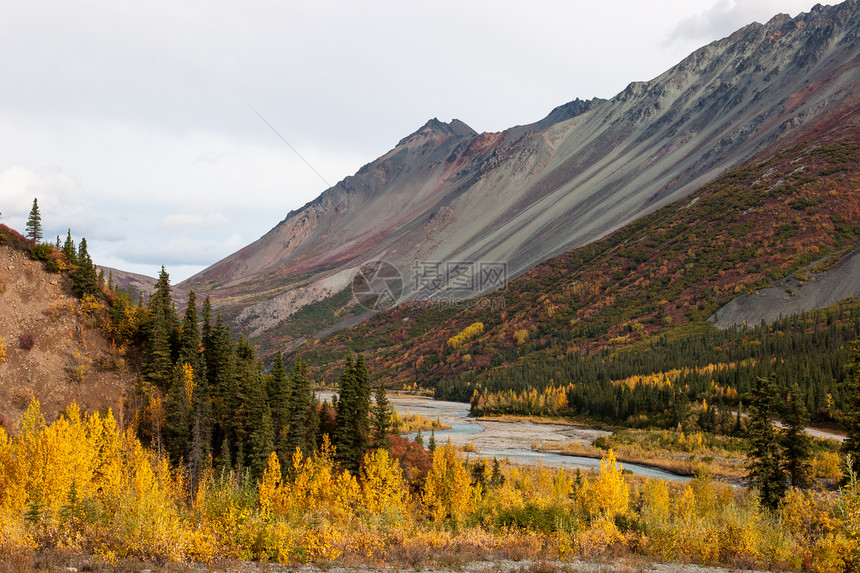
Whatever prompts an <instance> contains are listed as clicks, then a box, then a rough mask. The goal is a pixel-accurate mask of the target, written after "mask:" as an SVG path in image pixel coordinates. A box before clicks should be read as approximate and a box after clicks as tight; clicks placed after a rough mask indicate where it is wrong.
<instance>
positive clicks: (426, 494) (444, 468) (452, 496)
mask: <svg viewBox="0 0 860 573" xmlns="http://www.w3.org/2000/svg"><path fill="white" fill-rule="evenodd" d="M477 497H478V493H477V491H476V490H475V488H474V487H473V486H472V479H471V477H470V476H469V472H468V471H466V467H465V466H464V465H463V462H461V461H460V460H459V459H458V458H457V452H456V450H455V449H454V446H452V445H451V443H450V442H449V443H447V444H445V446H443V447H439V448H436V451H435V452H433V465H432V467H431V468H430V473H429V474H427V478H426V479H425V480H424V487H423V489H422V491H421V505H422V506H423V507H424V511H425V512H426V514H427V516H428V517H429V518H430V519H432V520H433V521H437V522H438V521H442V520H451V521H453V522H454V523H458V522H460V521H461V520H462V519H463V517H464V516H465V515H466V513H467V512H468V511H469V508H470V507H471V505H472V504H473V503H474V502H475V501H476V499H477Z"/></svg>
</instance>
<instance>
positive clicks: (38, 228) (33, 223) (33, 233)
mask: <svg viewBox="0 0 860 573" xmlns="http://www.w3.org/2000/svg"><path fill="white" fill-rule="evenodd" d="M25 229H26V231H27V236H28V237H30V238H31V239H32V240H33V241H35V242H36V243H38V242H39V241H41V240H42V215H40V214H39V201H38V199H33V208H32V209H30V216H29V217H28V218H27V225H26V227H25Z"/></svg>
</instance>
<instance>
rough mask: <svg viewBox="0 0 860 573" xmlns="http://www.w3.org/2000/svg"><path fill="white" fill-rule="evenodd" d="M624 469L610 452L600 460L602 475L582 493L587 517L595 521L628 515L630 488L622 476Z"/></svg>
mask: <svg viewBox="0 0 860 573" xmlns="http://www.w3.org/2000/svg"><path fill="white" fill-rule="evenodd" d="M622 470H623V467H622V466H621V464H619V463H618V461H617V460H616V459H615V453H614V452H613V451H612V450H611V449H610V450H609V452H608V453H607V454H606V456H604V458H603V459H601V460H600V474H599V475H598V476H597V478H596V479H595V480H594V481H590V482H586V483H585V484H583V488H582V490H581V491H580V503H581V504H582V506H583V508H584V510H585V512H586V514H587V515H589V516H591V517H592V518H593V519H596V518H598V517H605V518H607V519H609V520H614V519H615V517H616V516H624V515H627V512H628V507H629V501H630V488H629V486H628V485H627V482H626V481H625V480H624V476H623V475H622V473H621V472H622Z"/></svg>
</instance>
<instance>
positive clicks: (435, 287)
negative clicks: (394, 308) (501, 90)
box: [179, 0, 860, 353]
mask: <svg viewBox="0 0 860 573" xmlns="http://www.w3.org/2000/svg"><path fill="white" fill-rule="evenodd" d="M858 61H860V3H858V2H857V0H848V1H846V2H844V3H842V4H840V5H838V6H831V7H822V6H820V5H819V6H816V7H815V8H813V9H812V11H811V12H809V13H807V14H801V15H799V16H798V17H796V18H794V19H792V18H790V17H788V16H785V15H780V16H776V17H774V18H773V19H771V20H770V21H769V22H767V23H766V24H757V23H756V24H750V25H749V26H746V27H744V28H742V29H741V30H738V31H737V32H735V33H734V34H732V35H731V36H729V37H727V38H724V39H722V40H719V41H717V42H714V43H712V44H709V45H708V46H705V47H703V48H701V49H700V50H697V51H696V52H694V53H693V54H691V55H690V56H689V57H687V58H686V59H684V60H683V61H682V62H680V63H679V64H678V65H676V66H675V67H673V68H672V69H670V70H668V71H666V72H665V73H663V74H661V75H660V76H659V77H657V78H655V79H653V80H651V81H648V82H636V83H632V84H630V85H629V86H628V87H627V88H626V89H625V90H624V91H622V92H621V93H619V94H618V95H617V96H615V97H613V98H612V99H610V100H608V101H600V100H591V101H589V102H582V101H576V102H571V103H570V104H567V105H565V106H561V107H560V108H558V109H556V110H554V111H553V112H552V113H550V114H549V116H547V118H545V119H544V120H541V121H538V122H536V123H533V124H530V125H525V126H517V127H514V128H511V129H509V130H506V131H503V132H500V133H484V134H477V133H475V132H474V131H473V130H472V129H471V128H469V127H468V126H467V125H466V124H465V123H463V122H461V121H458V120H454V121H452V122H450V123H444V122H441V121H438V120H435V119H434V120H431V121H429V122H427V124H426V125H424V126H423V127H422V128H421V129H419V130H418V131H416V132H415V133H413V134H412V135H410V136H408V137H406V138H404V139H403V140H401V141H400V142H399V143H398V145H397V146H395V147H394V148H393V149H392V150H391V151H390V152H388V153H387V154H385V155H383V156H382V157H380V158H379V159H377V160H375V161H373V162H372V163H369V164H368V165H366V166H364V167H363V168H362V169H361V170H360V171H359V172H358V173H356V174H355V175H354V176H351V177H347V178H346V179H344V180H343V181H341V182H340V183H338V184H337V185H335V186H334V187H332V188H331V189H328V190H327V191H325V192H324V193H323V194H322V195H321V196H320V197H319V198H318V199H316V200H314V201H312V202H310V203H308V204H307V205H305V206H304V207H302V208H301V209H298V210H296V211H294V212H291V213H289V214H288V215H287V217H286V218H285V219H284V220H283V221H282V222H281V223H280V224H278V225H277V226H276V227H275V228H274V229H272V230H271V231H270V232H269V233H267V234H266V235H265V236H263V237H262V238H261V239H259V240H258V241H256V242H254V243H252V244H251V245H248V246H247V247H245V248H244V249H242V250H240V251H238V252H237V253H235V254H233V255H231V256H229V257H227V258H226V259H224V260H222V261H220V262H218V263H216V264H214V265H212V266H211V267H210V268H208V269H206V270H204V271H203V272H201V273H199V274H198V275H196V276H194V277H192V278H190V279H189V280H188V281H185V282H184V283H182V284H181V285H179V286H180V287H181V288H193V289H194V290H195V291H196V292H197V293H198V294H209V295H211V297H212V301H213V304H214V307H215V309H216V311H219V312H222V313H223V314H224V316H225V318H226V319H227V320H228V321H229V322H230V323H231V325H232V326H233V327H234V329H236V330H239V331H241V332H242V333H243V334H245V335H246V336H249V337H251V338H252V339H253V340H255V342H256V343H258V344H259V345H260V346H261V348H262V350H263V351H264V352H266V353H270V352H272V351H274V350H276V349H278V348H283V347H285V345H288V344H290V343H291V341H296V340H297V339H299V338H300V337H303V336H308V335H312V334H314V333H316V332H318V331H321V330H323V329H324V328H326V327H331V326H336V325H338V324H339V323H341V322H342V321H344V320H350V321H351V323H354V322H356V321H357V318H356V317H357V316H359V315H361V312H362V309H359V308H356V307H354V306H351V297H350V294H349V290H348V287H349V284H350V281H351V280H352V278H353V277H354V276H355V273H356V271H357V269H358V268H359V267H360V266H361V265H362V264H363V263H365V262H367V261H373V260H384V261H387V262H388V263H390V264H392V265H393V266H394V267H396V268H397V269H398V271H399V272H400V274H401V275H402V277H403V279H404V285H405V288H406V292H405V293H404V295H403V297H402V298H401V299H400V300H401V302H403V301H411V300H423V299H427V298H431V297H434V298H437V299H438V298H445V299H452V300H459V299H463V298H467V297H469V296H473V295H475V294H478V293H481V292H486V291H489V290H492V289H493V288H495V287H496V286H498V285H497V284H495V283H494V282H492V281H488V282H487V284H483V282H481V281H478V282H477V283H475V282H474V281H470V283H471V284H468V286H466V287H463V286H462V285H463V283H462V281H463V280H464V279H468V278H469V277H468V276H467V275H466V273H467V271H465V270H463V269H462V268H454V269H453V270H452V271H451V272H450V273H447V274H443V277H444V280H440V281H424V280H422V279H423V278H426V277H424V276H423V275H421V272H422V271H421V269H422V265H426V264H431V265H441V266H442V267H444V268H446V269H447V267H446V265H447V264H448V263H452V262H458V261H459V262H463V261H467V262H471V263H481V262H483V263H493V264H502V265H505V267H506V275H507V278H508V279H510V278H513V277H516V276H519V275H521V274H522V273H524V272H526V271H528V270H530V269H532V268H534V267H535V266H536V265H538V264H539V263H541V262H542V261H544V260H546V259H548V258H550V257H552V256H555V255H558V254H560V253H563V252H566V251H569V250H570V249H572V248H575V247H578V246H582V245H585V244H587V243H589V242H591V241H595V240H597V239H599V238H601V237H603V236H605V235H607V234H608V233H610V232H612V231H614V230H616V229H620V228H621V227H623V226H624V225H626V224H628V223H631V222H632V221H635V220H636V219H638V218H639V217H641V216H643V215H645V214H647V213H650V212H653V211H654V210H656V209H658V208H660V207H662V206H665V205H668V204H670V203H672V202H674V201H677V200H679V199H680V198H683V197H686V196H687V195H689V194H690V193H692V192H693V191H695V190H696V189H699V188H700V187H702V185H705V184H707V183H709V182H710V181H712V180H714V179H715V178H716V177H718V176H719V175H721V174H722V173H724V172H726V171H727V170H729V169H733V168H736V167H737V166H738V165H740V164H741V163H743V162H744V161H746V160H748V159H749V158H751V157H753V156H754V155H755V154H757V153H759V152H761V151H762V150H763V149H766V148H768V147H770V146H773V145H775V144H784V143H785V142H786V141H789V140H791V139H793V138H795V137H796V136H797V134H798V133H799V132H800V131H801V130H802V129H804V128H807V127H810V126H813V125H815V124H816V123H817V122H819V121H821V120H822V118H823V117H824V116H826V115H827V114H830V113H831V112H832V111H833V110H834V109H838V108H839V106H840V105H842V104H844V103H845V102H846V101H849V100H850V99H851V98H852V97H854V96H855V95H856V94H857V93H858V92H860V89H858V86H860V66H858V65H857V64H858ZM416 262H418V263H419V265H416V264H415V263H416ZM303 309H308V310H306V311H305V310H303ZM300 312H304V314H303V315H301V316H298V313H300Z"/></svg>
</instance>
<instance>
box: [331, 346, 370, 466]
mask: <svg viewBox="0 0 860 573" xmlns="http://www.w3.org/2000/svg"><path fill="white" fill-rule="evenodd" d="M357 386H358V384H357V381H356V369H355V364H354V363H353V360H352V355H347V357H346V368H345V369H344V371H343V374H342V375H341V377H340V387H339V388H338V397H337V411H336V414H335V431H334V436H332V444H333V445H334V447H335V460H336V461H337V462H338V463H339V464H340V465H341V467H343V468H344V469H348V470H349V471H351V472H353V473H355V472H357V471H358V466H359V464H360V462H361V457H362V456H363V455H364V450H362V449H361V443H362V440H361V437H360V436H359V435H358V434H359V430H358V428H359V427H360V425H361V424H360V422H359V421H358V419H357V418H358V416H359V411H360V407H359V405H358V402H359V401H360V394H359V391H358V387H357Z"/></svg>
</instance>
